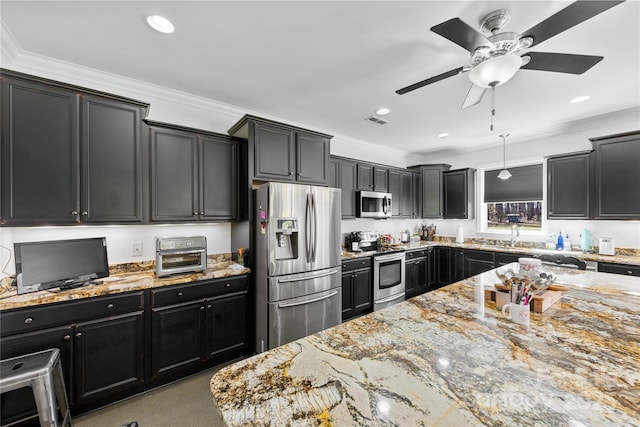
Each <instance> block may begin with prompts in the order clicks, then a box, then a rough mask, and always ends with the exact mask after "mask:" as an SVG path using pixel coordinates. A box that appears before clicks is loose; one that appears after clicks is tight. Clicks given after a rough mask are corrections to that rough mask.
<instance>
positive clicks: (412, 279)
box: [404, 260, 418, 298]
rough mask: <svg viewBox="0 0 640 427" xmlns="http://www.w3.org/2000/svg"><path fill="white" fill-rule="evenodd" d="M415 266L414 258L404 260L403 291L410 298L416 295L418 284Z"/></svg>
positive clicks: (416, 266)
mask: <svg viewBox="0 0 640 427" xmlns="http://www.w3.org/2000/svg"><path fill="white" fill-rule="evenodd" d="M417 268H418V265H417V264H416V261H415V260H410V261H406V262H405V264H404V269H405V274H404V277H405V279H404V291H405V294H406V298H411V297H413V296H415V295H417V286H418V277H417Z"/></svg>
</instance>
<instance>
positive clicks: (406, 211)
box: [400, 172, 413, 218]
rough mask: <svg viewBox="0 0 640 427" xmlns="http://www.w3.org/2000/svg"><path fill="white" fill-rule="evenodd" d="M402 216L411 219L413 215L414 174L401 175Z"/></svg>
mask: <svg viewBox="0 0 640 427" xmlns="http://www.w3.org/2000/svg"><path fill="white" fill-rule="evenodd" d="M400 181H401V182H400V216H402V217H406V218H411V216H412V215H413V191H412V188H413V174H412V173H408V172H401V174H400Z"/></svg>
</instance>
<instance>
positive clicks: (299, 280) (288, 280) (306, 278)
mask: <svg viewBox="0 0 640 427" xmlns="http://www.w3.org/2000/svg"><path fill="white" fill-rule="evenodd" d="M337 272H338V270H331V271H328V272H326V273H321V274H316V275H314V276H304V277H297V278H295V279H278V283H291V282H303V281H305V280H312V279H318V278H320V277H326V276H332V275H334V274H336V273H337Z"/></svg>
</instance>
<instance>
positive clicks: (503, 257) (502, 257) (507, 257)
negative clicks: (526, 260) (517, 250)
mask: <svg viewBox="0 0 640 427" xmlns="http://www.w3.org/2000/svg"><path fill="white" fill-rule="evenodd" d="M528 256H533V255H530V254H507V253H503V252H496V253H495V258H496V262H495V264H494V266H495V267H500V266H502V265H505V264H510V263H512V262H518V258H522V257H528Z"/></svg>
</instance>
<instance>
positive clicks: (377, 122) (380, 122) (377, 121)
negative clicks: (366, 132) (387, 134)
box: [365, 116, 387, 125]
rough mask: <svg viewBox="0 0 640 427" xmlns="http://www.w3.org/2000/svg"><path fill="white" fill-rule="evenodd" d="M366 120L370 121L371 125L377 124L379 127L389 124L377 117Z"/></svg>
mask: <svg viewBox="0 0 640 427" xmlns="http://www.w3.org/2000/svg"><path fill="white" fill-rule="evenodd" d="M365 120H366V121H368V122H371V123H376V124H378V125H386V124H387V122H385V121H384V120H381V119H379V118H377V117H375V116H369V117H367V118H366V119H365Z"/></svg>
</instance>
